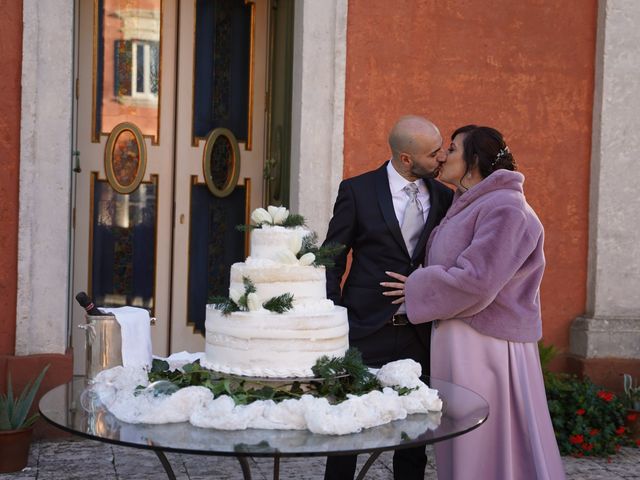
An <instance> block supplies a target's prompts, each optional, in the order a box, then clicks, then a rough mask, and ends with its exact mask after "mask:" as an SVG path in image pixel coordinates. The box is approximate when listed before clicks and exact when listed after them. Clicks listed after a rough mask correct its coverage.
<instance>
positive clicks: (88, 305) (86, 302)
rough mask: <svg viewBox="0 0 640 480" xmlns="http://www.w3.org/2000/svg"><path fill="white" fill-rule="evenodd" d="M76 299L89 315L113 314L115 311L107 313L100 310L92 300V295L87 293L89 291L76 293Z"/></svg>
mask: <svg viewBox="0 0 640 480" xmlns="http://www.w3.org/2000/svg"><path fill="white" fill-rule="evenodd" d="M76 300H77V301H78V303H79V304H80V306H81V307H82V308H84V310H85V311H86V312H87V315H89V316H94V315H113V313H105V312H103V311H102V310H100V309H99V308H98V307H96V306H95V304H94V303H93V301H92V300H91V297H89V295H87V292H79V293H78V294H77V295H76Z"/></svg>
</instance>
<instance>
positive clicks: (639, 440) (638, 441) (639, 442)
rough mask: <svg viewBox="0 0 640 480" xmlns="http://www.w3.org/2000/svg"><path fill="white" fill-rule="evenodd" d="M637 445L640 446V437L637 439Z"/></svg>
mask: <svg viewBox="0 0 640 480" xmlns="http://www.w3.org/2000/svg"><path fill="white" fill-rule="evenodd" d="M636 445H637V446H639V447H640V438H639V439H638V440H636Z"/></svg>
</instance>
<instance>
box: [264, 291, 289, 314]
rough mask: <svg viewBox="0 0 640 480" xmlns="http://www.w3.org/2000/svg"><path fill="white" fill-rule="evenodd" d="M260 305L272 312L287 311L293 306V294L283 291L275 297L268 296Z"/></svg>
mask: <svg viewBox="0 0 640 480" xmlns="http://www.w3.org/2000/svg"><path fill="white" fill-rule="evenodd" d="M262 306H263V307H264V308H266V309H267V310H269V311H270V312H274V313H284V312H288V311H289V310H291V309H292V308H293V294H291V293H283V294H282V295H278V296H277V297H273V298H270V299H269V300H267V301H266V302H264V303H263V304H262Z"/></svg>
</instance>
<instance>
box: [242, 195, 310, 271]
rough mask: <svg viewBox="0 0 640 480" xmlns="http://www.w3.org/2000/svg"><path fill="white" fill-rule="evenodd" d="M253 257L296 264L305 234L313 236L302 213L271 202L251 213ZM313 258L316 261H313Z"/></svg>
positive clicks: (251, 256)
mask: <svg viewBox="0 0 640 480" xmlns="http://www.w3.org/2000/svg"><path fill="white" fill-rule="evenodd" d="M251 223H252V227H253V229H252V231H251V254H250V258H252V259H254V260H255V259H269V260H275V261H276V262H277V263H296V262H294V259H295V258H296V256H297V255H298V253H299V252H300V250H301V248H302V246H303V243H304V239H305V237H309V238H311V237H310V236H311V235H312V232H311V230H309V229H308V228H306V227H305V226H304V218H303V217H302V216H301V215H296V214H290V213H289V210H287V209H286V208H285V207H274V206H273V205H270V206H269V207H267V208H266V209H264V208H257V209H255V210H254V211H253V212H252V213H251ZM311 261H313V260H311Z"/></svg>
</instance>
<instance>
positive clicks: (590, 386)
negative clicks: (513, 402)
mask: <svg viewBox="0 0 640 480" xmlns="http://www.w3.org/2000/svg"><path fill="white" fill-rule="evenodd" d="M545 389H546V391H547V402H548V404H549V413H550V414H551V421H552V423H553V429H554V430H555V433H556V440H557V441H558V447H559V448H560V453H561V454H562V455H573V456H577V457H581V456H607V455H611V454H614V453H616V452H617V451H618V450H619V449H620V447H622V446H633V445H635V443H634V442H633V440H632V439H631V438H630V437H629V436H628V434H627V430H626V427H625V426H624V423H625V415H626V408H625V406H624V405H623V404H622V402H621V400H620V398H619V397H617V396H616V395H615V394H614V393H612V392H609V391H607V390H604V389H603V388H602V387H599V386H598V385H595V384H594V383H593V382H592V381H591V380H589V379H588V378H584V379H579V378H577V377H575V376H572V375H566V374H549V375H547V378H546V382H545Z"/></svg>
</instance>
